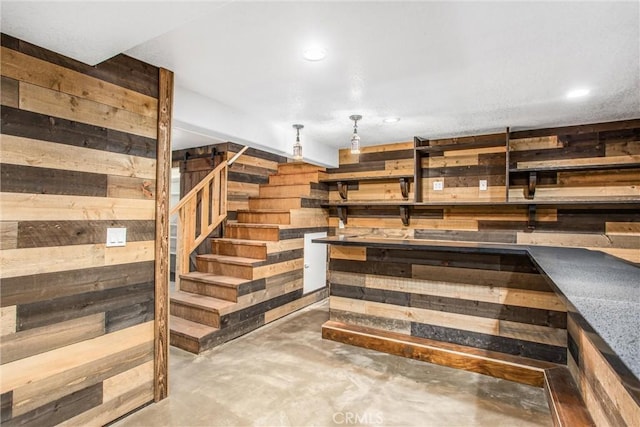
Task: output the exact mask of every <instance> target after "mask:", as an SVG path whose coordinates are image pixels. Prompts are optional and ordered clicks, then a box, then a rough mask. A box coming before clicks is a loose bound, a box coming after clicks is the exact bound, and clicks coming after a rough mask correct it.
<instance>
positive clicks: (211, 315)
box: [170, 301, 220, 328]
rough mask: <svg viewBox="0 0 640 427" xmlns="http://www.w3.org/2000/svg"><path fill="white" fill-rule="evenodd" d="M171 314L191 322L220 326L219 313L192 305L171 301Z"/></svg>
mask: <svg viewBox="0 0 640 427" xmlns="http://www.w3.org/2000/svg"><path fill="white" fill-rule="evenodd" d="M170 310H171V314H172V315H173V316H177V317H182V318H183V319H187V320H191V321H192V322H197V323H202V324H203V325H208V326H213V327H214V328H219V327H220V315H219V314H218V313H216V312H212V311H207V310H203V309H201V308H198V307H192V306H190V305H185V304H182V303H179V302H176V301H171V305H170Z"/></svg>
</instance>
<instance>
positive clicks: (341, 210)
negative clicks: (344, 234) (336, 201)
mask: <svg viewBox="0 0 640 427" xmlns="http://www.w3.org/2000/svg"><path fill="white" fill-rule="evenodd" d="M337 209H338V218H340V219H341V220H342V222H343V223H344V224H346V223H347V207H346V206H338V208H337Z"/></svg>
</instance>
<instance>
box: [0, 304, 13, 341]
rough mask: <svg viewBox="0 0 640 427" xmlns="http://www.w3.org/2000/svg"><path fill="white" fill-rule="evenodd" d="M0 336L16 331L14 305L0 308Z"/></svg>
mask: <svg viewBox="0 0 640 427" xmlns="http://www.w3.org/2000/svg"><path fill="white" fill-rule="evenodd" d="M0 320H1V321H2V322H0V336H3V337H4V336H6V335H10V334H14V333H15V332H16V306H15V305H11V306H5V307H2V308H0Z"/></svg>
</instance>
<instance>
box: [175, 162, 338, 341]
mask: <svg viewBox="0 0 640 427" xmlns="http://www.w3.org/2000/svg"><path fill="white" fill-rule="evenodd" d="M325 177H326V173H325V169H324V168H321V167H318V166H313V165H309V164H306V163H285V164H280V165H278V172H277V174H276V175H272V176H270V177H269V183H268V184H262V185H260V191H259V197H256V198H250V199H249V209H246V210H239V211H238V212H237V220H236V221H228V222H227V225H226V227H225V232H224V238H218V239H213V241H212V245H211V246H212V247H211V253H210V254H203V255H198V256H197V257H196V266H197V271H192V272H188V273H185V274H180V275H179V281H177V289H176V290H175V291H174V292H173V293H172V295H171V305H170V314H171V316H170V330H171V334H170V336H171V345H174V346H177V347H180V348H182V349H184V350H187V351H190V352H192V353H200V352H202V351H204V350H207V349H209V348H211V347H214V346H216V345H219V344H222V343H224V342H226V341H229V340H231V339H233V338H236V337H238V336H240V335H243V334H245V333H247V332H249V331H251V330H254V329H256V328H258V327H260V326H262V325H264V324H266V323H269V322H271V321H273V320H276V319H278V318H280V317H282V316H284V315H286V314H289V313H291V312H293V311H295V310H298V309H300V308H302V307H304V306H306V305H308V304H311V303H313V302H315V301H318V300H320V299H322V298H324V297H326V294H327V292H326V289H322V290H321V291H317V292H314V293H312V294H310V295H306V296H305V295H303V291H302V289H303V283H302V281H303V256H304V253H303V252H304V234H305V233H310V232H317V231H326V230H327V229H328V216H327V212H326V211H324V210H323V209H322V208H320V203H322V202H323V201H326V200H327V199H328V191H327V188H326V185H325V184H321V183H320V182H319V181H320V179H322V178H325Z"/></svg>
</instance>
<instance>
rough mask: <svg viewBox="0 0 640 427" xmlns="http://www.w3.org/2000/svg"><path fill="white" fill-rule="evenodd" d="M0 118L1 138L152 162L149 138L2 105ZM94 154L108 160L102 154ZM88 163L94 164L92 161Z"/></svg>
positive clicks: (152, 145)
mask: <svg viewBox="0 0 640 427" xmlns="http://www.w3.org/2000/svg"><path fill="white" fill-rule="evenodd" d="M0 115H1V117H2V134H3V135H13V136H16V137H21V138H29V139H33V140H41V141H48V142H55V143H58V144H62V145H65V146H68V147H82V148H91V149H93V150H100V151H107V152H109V153H119V154H128V155H132V156H139V157H144V158H146V159H154V160H155V157H156V141H155V139H152V138H146V137H143V136H139V135H133V134H130V133H126V132H121V131H117V130H113V129H107V128H105V127H102V126H94V125H90V124H86V123H80V122H76V121H72V120H66V119H63V118H60V117H55V116H50V115H46V114H38V113H34V112H31V111H27V110H20V109H17V108H11V107H7V106H3V108H2V109H1V110H0ZM98 155H99V156H104V157H105V158H108V157H109V156H106V155H105V154H103V153H99V154H98ZM105 160H106V159H105ZM92 161H94V162H95V161H96V159H95V158H94V159H92ZM107 163H108V162H107ZM51 167H53V166H51Z"/></svg>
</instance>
